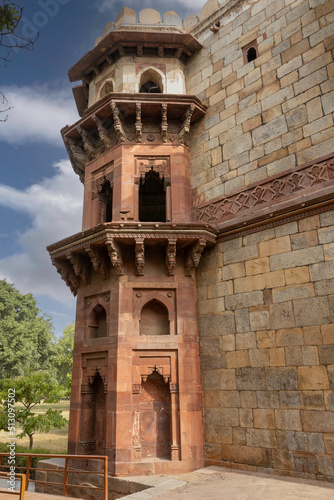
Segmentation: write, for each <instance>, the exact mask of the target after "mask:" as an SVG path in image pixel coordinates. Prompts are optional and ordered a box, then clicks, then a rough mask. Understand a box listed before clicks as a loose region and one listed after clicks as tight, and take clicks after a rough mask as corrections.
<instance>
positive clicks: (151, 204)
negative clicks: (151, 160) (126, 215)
mask: <svg viewBox="0 0 334 500" xmlns="http://www.w3.org/2000/svg"><path fill="white" fill-rule="evenodd" d="M139 220H140V221H141V222H166V192H165V182H164V178H162V179H161V178H160V176H159V174H158V173H157V172H155V171H154V170H153V167H152V168H151V170H149V171H148V172H146V173H145V176H144V177H141V178H140V186H139Z"/></svg>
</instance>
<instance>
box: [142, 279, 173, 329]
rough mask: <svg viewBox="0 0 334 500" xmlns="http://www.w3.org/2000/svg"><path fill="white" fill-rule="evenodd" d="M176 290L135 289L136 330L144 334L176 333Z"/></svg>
mask: <svg viewBox="0 0 334 500" xmlns="http://www.w3.org/2000/svg"><path fill="white" fill-rule="evenodd" d="M175 294H176V292H175V290H138V289H137V290H134V307H133V320H134V324H133V326H134V331H135V332H137V333H138V334H139V335H144V336H160V335H176V321H175Z"/></svg>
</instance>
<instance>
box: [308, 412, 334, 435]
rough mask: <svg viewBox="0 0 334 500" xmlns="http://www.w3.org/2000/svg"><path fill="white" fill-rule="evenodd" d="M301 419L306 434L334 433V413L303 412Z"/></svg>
mask: <svg viewBox="0 0 334 500" xmlns="http://www.w3.org/2000/svg"><path fill="white" fill-rule="evenodd" d="M301 417H302V423H303V430H304V431H306V432H325V433H334V412H331V411H312V410H311V411H308V410H304V411H302V412H301Z"/></svg>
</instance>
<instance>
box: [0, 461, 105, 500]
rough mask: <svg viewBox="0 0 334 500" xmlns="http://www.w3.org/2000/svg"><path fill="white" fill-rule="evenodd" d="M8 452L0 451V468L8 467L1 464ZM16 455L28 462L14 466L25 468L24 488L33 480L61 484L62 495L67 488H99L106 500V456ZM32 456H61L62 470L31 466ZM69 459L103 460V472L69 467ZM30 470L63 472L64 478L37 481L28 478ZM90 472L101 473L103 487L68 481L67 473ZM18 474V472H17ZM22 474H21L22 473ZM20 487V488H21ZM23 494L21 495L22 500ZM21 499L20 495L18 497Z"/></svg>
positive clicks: (48, 483) (65, 495) (65, 492)
mask: <svg viewBox="0 0 334 500" xmlns="http://www.w3.org/2000/svg"><path fill="white" fill-rule="evenodd" d="M9 456H10V455H9V453H0V467H1V468H2V469H8V468H9V465H2V458H3V457H9ZM16 457H17V458H19V457H27V458H28V463H27V465H26V466H16V467H15V468H16V469H18V470H25V471H26V473H25V475H24V480H25V490H26V491H27V490H28V487H29V482H34V483H35V484H44V485H46V486H48V485H50V486H62V487H63V496H64V497H67V490H68V488H81V489H86V490H95V491H96V490H99V491H103V493H104V497H103V500H108V457H106V456H100V455H40V454H33V453H16ZM33 458H39V459H41V458H46V459H49V458H63V459H65V468H64V470H63V471H62V470H59V469H41V468H39V467H38V466H37V467H32V466H31V462H32V459H33ZM69 460H98V461H103V462H104V467H103V472H98V471H94V472H92V471H87V470H82V469H73V468H72V467H71V468H69ZM32 471H40V472H58V473H62V472H63V473H64V480H63V482H62V483H54V482H50V481H37V480H36V479H33V480H32V479H30V473H31V472H32ZM88 472H89V473H92V474H95V475H99V476H101V475H103V476H104V482H103V488H101V487H97V486H96V487H95V486H86V485H79V484H70V483H69V482H68V481H69V474H73V473H76V474H87V473H88ZM3 474H5V475H6V473H3ZM19 475H20V474H19ZM22 476H23V475H22ZM21 487H22V481H21ZM21 489H22V488H21ZM23 498H24V496H23V497H22V500H23ZM20 500H21V497H20Z"/></svg>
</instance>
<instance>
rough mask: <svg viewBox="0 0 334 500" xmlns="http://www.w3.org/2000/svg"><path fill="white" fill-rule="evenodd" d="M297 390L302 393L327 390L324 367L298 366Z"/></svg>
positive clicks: (327, 381) (326, 377) (327, 384)
mask: <svg viewBox="0 0 334 500" xmlns="http://www.w3.org/2000/svg"><path fill="white" fill-rule="evenodd" d="M298 389H299V390H302V391H309V390H318V389H329V380H328V374H327V369H326V367H325V366H300V367H299V368H298Z"/></svg>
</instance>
